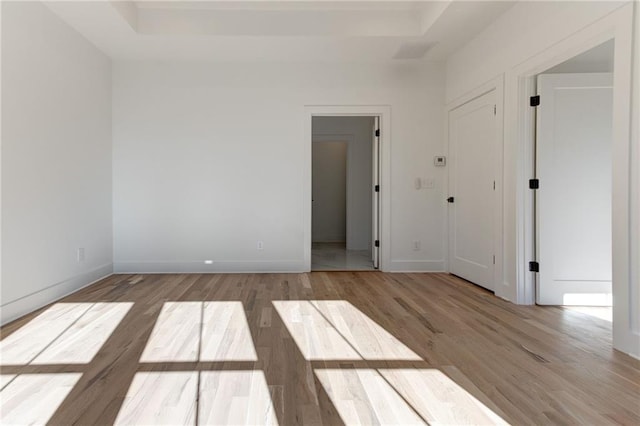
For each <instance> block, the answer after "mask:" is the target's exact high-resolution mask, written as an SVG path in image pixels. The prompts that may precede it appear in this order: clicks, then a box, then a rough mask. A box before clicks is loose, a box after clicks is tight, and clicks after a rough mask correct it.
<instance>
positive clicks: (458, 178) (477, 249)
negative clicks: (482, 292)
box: [448, 90, 498, 290]
mask: <svg viewBox="0 0 640 426" xmlns="http://www.w3.org/2000/svg"><path fill="white" fill-rule="evenodd" d="M495 108H496V94H495V90H493V91H491V92H489V93H486V94H484V95H482V96H480V97H478V98H475V99H473V100H471V101H469V102H467V103H466V104H464V105H462V106H460V107H458V108H456V109H455V110H453V111H451V112H450V113H449V195H450V197H449V199H448V201H449V271H450V272H451V273H452V274H455V275H458V276H460V277H462V278H464V279H466V280H469V281H471V282H473V283H475V284H478V285H480V286H482V287H484V288H487V289H489V290H493V276H494V262H495V257H494V254H495V251H494V238H493V235H494V229H493V228H494V226H493V224H494V194H495V193H494V191H495V164H496V162H495V147H496V139H497V136H498V133H497V127H496V125H497V120H496V109H495Z"/></svg>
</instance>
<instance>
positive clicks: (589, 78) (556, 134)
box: [536, 73, 613, 306]
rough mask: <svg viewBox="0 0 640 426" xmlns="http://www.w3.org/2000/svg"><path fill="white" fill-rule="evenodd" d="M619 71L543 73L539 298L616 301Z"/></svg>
mask: <svg viewBox="0 0 640 426" xmlns="http://www.w3.org/2000/svg"><path fill="white" fill-rule="evenodd" d="M612 86H613V77H612V75H611V74H609V73H603V74H548V75H540V76H539V77H538V93H539V94H540V105H539V106H538V107H537V108H538V111H537V144H536V145H537V153H536V157H537V158H536V161H537V177H538V179H539V180H540V188H539V189H538V190H537V194H536V196H537V200H536V206H537V212H536V213H537V214H536V218H537V224H536V229H537V242H536V251H537V259H538V262H539V268H540V272H539V273H538V279H537V303H538V304H542V305H590V306H609V305H611V294H612V293H611V273H612V265H611V250H612V247H611V174H612V170H611V146H612V115H613V89H612Z"/></svg>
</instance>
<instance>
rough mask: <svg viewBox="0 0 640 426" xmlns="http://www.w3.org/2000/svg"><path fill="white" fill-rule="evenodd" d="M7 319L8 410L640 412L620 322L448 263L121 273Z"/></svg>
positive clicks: (421, 417)
mask: <svg viewBox="0 0 640 426" xmlns="http://www.w3.org/2000/svg"><path fill="white" fill-rule="evenodd" d="M1 335H2V341H1V343H0V355H1V366H0V369H1V370H0V372H1V380H0V388H1V389H2V390H1V391H0V404H1V407H0V423H2V424H23V423H31V422H34V423H45V422H49V423H50V424H64V425H70V424H83V425H84V424H112V423H118V424H160V423H164V424H194V423H198V424H280V425H296V424H311V425H314V424H331V425H334V424H421V423H422V424H424V423H441V424H500V423H503V422H508V423H512V424H536V425H538V424H592V425H604V424H629V425H631V424H635V425H637V424H640V361H638V360H634V359H632V358H630V357H629V356H626V355H624V354H621V353H619V352H616V351H614V350H612V348H611V324H610V323H609V322H607V321H605V320H602V319H599V318H595V317H592V316H589V315H587V314H584V313H581V312H576V311H572V310H569V309H563V308H556V307H535V306H533V307H527V306H516V305H513V304H510V303H508V302H505V301H503V300H500V299H498V298H496V297H494V296H493V295H492V294H491V293H488V292H486V291H484V290H482V289H480V288H478V287H476V286H473V285H471V284H469V283H467V282H465V281H463V280H460V279H458V278H455V277H452V276H449V275H446V274H384V273H379V272H326V273H325V272H315V273H311V274H244V275H243V274H234V275H213V274H212V275H144V276H141V275H114V276H111V277H109V278H107V279H105V280H103V281H101V282H99V283H97V284H95V285H92V286H90V287H87V288H85V289H83V290H81V291H80V292H78V293H76V294H73V295H71V296H69V297H67V298H65V299H63V300H61V301H60V302H57V303H55V304H53V305H51V306H49V307H46V308H43V309H42V310H40V311H38V312H35V313H33V314H30V315H28V316H26V317H24V318H22V319H20V320H18V321H15V322H13V323H11V324H9V325H7V326H5V327H3V328H2V329H1Z"/></svg>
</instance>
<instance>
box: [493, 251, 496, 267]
mask: <svg viewBox="0 0 640 426" xmlns="http://www.w3.org/2000/svg"><path fill="white" fill-rule="evenodd" d="M493 264H494V265H495V264H496V255H495V254H494V255H493Z"/></svg>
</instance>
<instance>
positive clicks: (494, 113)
mask: <svg viewBox="0 0 640 426" xmlns="http://www.w3.org/2000/svg"><path fill="white" fill-rule="evenodd" d="M496 111H497V108H496V106H495V105H494V106H493V115H496Z"/></svg>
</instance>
